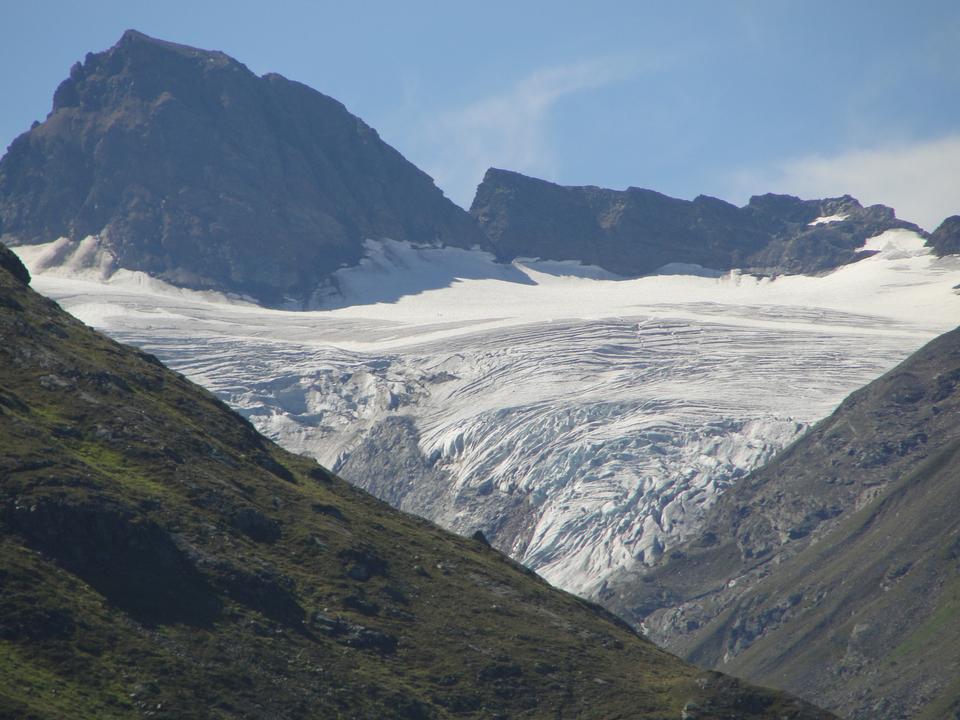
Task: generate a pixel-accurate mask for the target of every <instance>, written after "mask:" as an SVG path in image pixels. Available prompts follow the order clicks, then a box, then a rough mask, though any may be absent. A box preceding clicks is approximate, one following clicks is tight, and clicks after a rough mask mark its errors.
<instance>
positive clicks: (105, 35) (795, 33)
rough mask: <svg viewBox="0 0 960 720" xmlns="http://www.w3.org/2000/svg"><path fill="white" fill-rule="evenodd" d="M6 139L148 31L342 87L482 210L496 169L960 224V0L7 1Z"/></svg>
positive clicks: (410, 153)
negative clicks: (789, 198)
mask: <svg viewBox="0 0 960 720" xmlns="http://www.w3.org/2000/svg"><path fill="white" fill-rule="evenodd" d="M0 10H2V14H0V17H2V18H3V20H4V26H5V29H6V32H5V33H4V36H5V37H4V40H3V42H2V43H0V92H2V97H3V104H2V108H3V110H2V113H0V141H2V142H3V143H4V144H9V142H10V141H11V140H12V139H13V138H14V137H15V136H16V135H17V134H19V133H20V132H22V131H24V130H26V129H27V128H28V127H29V125H30V122H31V121H32V120H34V119H41V120H42V119H43V117H45V115H46V113H47V112H48V111H49V108H50V101H51V98H52V95H53V90H54V89H55V88H56V86H57V84H58V83H59V82H60V80H62V79H63V78H64V77H66V75H67V72H68V70H69V67H70V65H71V64H72V63H73V62H75V61H76V60H80V59H82V58H83V56H84V55H85V54H86V53H87V52H88V51H100V50H103V49H105V48H107V47H109V46H110V45H112V44H113V43H115V42H116V41H117V39H118V38H119V37H120V34H121V33H122V32H123V30H125V29H126V28H128V27H133V28H136V29H138V30H141V31H143V32H145V33H147V34H149V35H154V36H156V37H161V38H164V39H168V40H173V41H176V42H181V43H186V44H189V45H195V46H198V47H203V48H208V49H218V50H223V51H225V52H227V53H228V54H230V55H232V56H234V57H235V58H237V59H238V60H240V61H241V62H244V63H245V64H246V65H247V66H249V67H250V68H251V69H252V70H254V71H255V72H257V73H265V72H271V71H272V72H279V73H281V74H283V75H285V76H287V77H289V78H291V79H295V80H299V81H301V82H304V83H306V84H308V85H310V86H312V87H314V88H316V89H317V90H320V91H321V92H324V93H326V94H328V95H332V96H333V97H336V98H337V99H338V100H340V101H342V102H343V103H345V104H346V106H347V107H348V108H349V109H350V110H351V111H353V112H354V113H356V114H357V115H359V116H360V117H362V118H363V119H364V120H365V121H366V122H368V123H369V124H370V125H372V126H373V127H375V128H376V129H377V130H378V131H379V132H380V134H381V135H382V136H383V137H384V138H385V139H386V140H387V141H388V142H390V143H391V144H392V145H394V146H395V147H396V148H397V149H399V150H400V151H401V152H402V153H403V154H404V155H405V156H406V157H407V158H409V159H410V160H411V161H413V162H414V163H416V164H417V165H419V166H420V167H421V168H423V169H424V170H426V171H427V172H428V173H430V174H431V175H432V176H433V177H434V178H435V179H436V181H437V184H438V185H439V186H440V187H441V188H442V189H443V190H444V191H445V192H446V193H447V195H448V196H450V197H451V198H452V199H453V200H455V201H456V202H458V203H460V204H461V205H464V206H468V205H469V203H470V199H471V198H472V195H473V191H474V189H475V187H476V184H477V183H478V182H479V181H480V179H481V177H482V174H483V171H484V170H485V169H486V168H487V167H489V166H491V165H492V166H497V167H505V168H509V169H514V170H518V171H521V172H524V173H527V174H530V175H535V176H538V177H543V178H547V179H549V180H553V181H556V182H560V183H564V184H593V185H602V186H606V187H614V188H623V187H627V186H629V185H635V186H640V187H649V188H653V189H655V190H659V191H661V192H664V193H667V194H670V195H674V196H678V197H684V198H692V197H694V196H696V195H697V194H700V193H705V194H710V195H716V196H719V197H722V198H725V199H728V200H730V201H733V202H736V203H738V204H739V203H743V202H745V201H746V199H747V198H748V197H749V196H750V195H751V194H753V193H758V192H766V191H777V192H791V193H794V194H798V195H801V196H804V197H820V196H824V195H836V194H841V193H844V192H849V193H851V194H853V195H856V196H857V197H859V198H860V199H861V200H862V201H864V202H866V203H873V202H882V203H885V204H888V205H892V206H894V207H895V208H896V209H897V211H898V214H899V215H901V216H902V217H905V218H907V219H912V220H915V221H917V222H920V224H922V225H923V226H925V227H927V228H929V229H932V228H933V227H934V226H935V225H936V224H937V223H939V221H940V220H941V219H942V218H943V217H944V216H946V215H948V214H953V213H960V3H957V2H956V1H955V0H950V1H943V2H940V1H937V0H928V1H926V2H924V1H923V0H920V1H915V2H912V3H906V2H902V1H901V2H888V1H885V0H874V1H872V2H841V1H838V0H835V1H834V2H820V1H819V0H803V1H802V2H801V1H800V0H796V1H793V2H787V1H778V0H764V1H756V2H734V1H728V2H720V1H719V0H715V1H713V2H677V3H669V4H668V3H664V2H642V1H639V0H635V1H634V2H594V3H589V4H588V3H583V2H578V3H569V2H563V1H562V0H554V2H534V1H530V2H521V0H514V2H499V1H498V0H488V1H486V2H483V3H476V2H471V3H463V2H454V1H451V0H448V1H447V2H417V1H416V0H408V1H407V2H403V3H400V2H373V1H370V2H364V3H348V2H342V0H341V1H340V2H287V3H271V4H267V3H262V2H245V1H243V0H238V1H235V2H230V3H221V2H202V1H200V0H195V1H194V2H180V1H178V0H168V1H165V2H163V3H145V2H134V1H132V0H126V1H125V2H112V1H110V2H97V1H96V0H90V1H89V2H84V3H79V2H47V1H44V0H34V1H33V2H30V3H24V2H13V1H8V0H4V2H3V4H2V6H0Z"/></svg>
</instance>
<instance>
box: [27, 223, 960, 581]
mask: <svg viewBox="0 0 960 720" xmlns="http://www.w3.org/2000/svg"><path fill="white" fill-rule="evenodd" d="M371 248H372V249H375V250H376V252H375V253H373V254H372V257H374V258H375V259H376V264H375V268H374V270H375V273H376V277H374V276H373V275H366V276H365V275H364V274H363V273H364V272H367V273H370V272H373V270H371V268H370V267H367V268H366V270H364V268H363V267H361V268H357V269H349V270H344V271H342V273H343V277H341V278H340V281H341V282H340V286H341V287H343V288H348V289H349V292H350V293H351V294H352V297H351V301H352V302H353V303H354V304H352V305H349V306H347V307H340V308H339V309H336V310H328V311H318V312H284V311H278V310H265V309H263V308H259V307H256V306H254V305H251V304H249V303H245V302H241V301H238V300H236V299H233V300H230V299H227V298H217V297H214V296H211V295H209V294H207V295H201V294H197V293H190V292H186V291H182V290H177V289H172V288H166V287H164V286H163V284H162V283H159V282H158V281H145V280H144V278H142V277H134V276H133V275H129V276H125V275H124V273H123V272H120V273H115V274H114V275H112V276H110V278H109V279H108V280H107V281H105V282H97V281H95V279H94V278H91V277H89V276H88V275H87V276H82V277H79V278H78V277H69V276H68V275H67V274H65V273H64V272H63V271H62V269H61V270H60V271H58V272H56V273H52V272H51V273H46V272H43V271H42V269H39V268H37V267H36V265H34V267H32V268H31V269H32V270H34V272H35V273H36V274H35V280H34V285H35V287H37V288H38V289H39V290H40V291H41V292H45V293H46V294H48V295H50V296H53V297H55V298H56V299H58V300H59V301H60V302H61V304H63V305H64V306H65V307H66V308H67V309H68V310H70V311H71V312H73V313H74V314H75V315H77V316H78V317H80V318H81V319H83V320H85V321H86V322H89V323H91V324H93V325H95V326H96V327H98V328H100V329H103V330H105V331H107V332H108V333H110V334H111V335H113V336H114V337H116V338H118V339H121V340H123V341H126V342H131V343H133V344H136V345H139V346H141V347H143V348H145V349H146V350H148V351H150V352H153V353H155V354H157V355H158V356H159V357H160V358H161V359H162V360H164V362H166V363H167V364H168V365H170V366H171V367H173V368H175V369H177V370H179V371H181V372H183V373H185V374H186V375H188V376H189V377H191V378H192V379H194V380H196V381H198V382H200V383H202V384H204V385H206V386H207V387H209V388H210V389H211V390H213V391H214V392H216V393H217V394H218V395H220V396H221V397H222V398H224V399H225V400H226V401H227V402H228V403H230V404H231V405H232V406H234V407H235V408H237V409H238V410H240V411H241V412H242V413H244V414H245V415H246V416H247V417H249V418H250V419H251V420H252V421H253V422H254V424H255V425H256V426H257V427H258V428H259V429H260V430H262V431H263V432H265V433H266V434H267V435H269V436H271V437H273V438H275V439H277V440H278V441H279V442H281V444H283V445H285V446H286V447H288V448H289V449H291V450H294V451H298V452H305V453H308V454H311V455H313V456H315V457H317V458H318V459H319V460H320V461H321V462H323V463H325V464H327V465H329V466H333V467H335V468H337V469H338V470H339V471H340V472H341V473H342V474H343V475H344V476H345V477H347V478H348V479H350V480H352V481H354V482H356V483H358V484H360V485H361V486H363V487H366V488H367V489H370V490H371V491H373V492H375V493H376V494H379V495H380V496H381V497H384V498H385V499H387V500H388V501H390V502H391V503H393V504H395V505H397V506H399V507H401V508H403V509H405V510H409V511H413V512H416V513H419V514H421V515H424V516H426V517H429V518H431V519H433V520H435V521H437V522H439V523H441V524H443V525H445V526H447V527H451V528H453V529H455V530H458V531H461V532H472V531H473V530H476V529H482V530H483V531H484V532H485V533H486V534H487V536H488V537H490V538H491V539H492V540H493V541H494V544H496V545H497V546H498V547H501V548H503V549H504V550H506V551H508V552H510V553H511V554H512V555H513V556H514V557H516V558H517V559H519V560H521V561H522V562H524V563H525V564H527V565H528V566H530V567H532V568H534V569H535V570H537V572H539V573H540V574H541V575H543V576H544V577H546V578H547V579H548V580H550V581H552V582H554V583H555V584H558V585H560V586H561V587H564V588H566V589H569V590H572V591H574V592H578V593H581V594H590V593H591V592H593V591H594V590H596V589H597V588H598V587H599V586H600V584H601V583H602V582H603V579H604V577H605V576H606V575H607V574H608V573H609V572H610V571H611V570H612V569H613V568H617V567H623V566H624V565H628V564H631V563H636V562H651V561H652V560H654V559H655V558H656V557H658V556H659V555H660V554H661V553H663V552H665V551H668V550H669V548H670V547H671V545H673V544H675V543H676V542H677V541H678V540H679V539H681V538H683V537H685V536H687V535H689V534H691V533H694V532H696V530H697V528H698V523H699V520H700V517H701V515H702V513H703V511H704V510H705V509H706V508H707V507H708V506H709V505H710V504H711V503H712V502H714V500H715V499H716V497H717V496H718V494H719V493H721V492H722V491H723V489H724V488H725V487H727V486H728V485H729V484H730V483H732V482H736V480H737V478H739V477H741V476H742V475H744V474H745V473H746V472H748V471H749V470H750V469H751V468H753V467H755V466H756V465H758V464H760V463H762V462H763V461H765V460H766V459H767V458H768V457H769V456H770V455H771V454H772V453H774V452H776V451H777V450H779V449H780V448H782V447H784V446H785V445H786V444H787V443H789V442H790V441H791V440H792V439H793V438H794V437H796V435H797V434H798V433H799V432H800V431H802V429H803V428H804V427H805V426H806V425H807V424H808V423H811V422H813V421H815V420H817V419H819V418H820V417H822V416H823V415H825V414H826V413H828V412H829V411H830V410H831V409H832V408H833V407H834V406H835V405H836V404H837V403H838V402H839V401H840V400H841V399H842V398H843V397H844V396H845V395H846V394H847V393H849V392H850V391H851V390H853V389H855V388H857V387H859V386H860V385H862V384H864V383H866V382H868V381H869V380H871V379H873V378H874V377H876V376H877V375H879V374H880V373H882V372H883V371H884V370H886V369H887V368H889V367H891V366H893V365H894V364H895V363H897V362H898V361H900V360H901V359H903V358H904V357H905V356H906V355H908V354H909V353H910V352H912V351H913V350H914V349H916V348H917V347H919V346H920V345H922V344H923V343H924V342H925V341H926V340H928V339H929V338H931V337H932V336H934V335H936V334H938V333H940V332H943V331H945V330H947V329H950V328H952V327H954V326H956V325H957V324H958V323H960V298H958V296H957V295H956V294H955V293H954V292H953V291H952V287H953V286H954V285H956V284H958V283H960V262H958V261H957V259H956V258H943V259H936V258H934V257H932V256H930V255H929V254H928V253H927V252H926V250H925V249H924V248H923V246H922V239H920V238H918V237H917V236H915V235H913V234H912V233H909V232H907V231H890V232H888V233H885V234H884V235H883V236H881V237H880V238H877V239H875V240H873V241H871V243H870V249H874V250H876V251H877V254H876V255H874V256H872V257H870V258H867V259H865V260H862V261H860V262H858V263H856V264H855V265H851V266H847V267H844V268H841V269H839V270H837V271H835V272H833V273H831V274H829V275H827V276H824V277H799V276H791V277H781V278H778V279H775V280H771V279H759V278H753V277H750V276H744V275H739V274H737V273H729V274H725V275H723V276H722V277H712V276H711V274H710V273H699V274H698V275H697V276H685V275H674V274H671V275H661V276H655V277H648V278H640V279H637V280H622V279H617V278H614V277H611V276H609V274H603V273H597V272H594V271H593V270H591V269H589V268H581V267H577V266H572V265H571V266H569V267H568V266H567V265H564V264H562V263H540V264H538V263H536V262H534V261H530V262H526V261H525V262H524V263H515V264H514V265H513V266H502V265H495V264H494V263H492V261H491V259H490V258H489V256H486V255H485V254H483V253H474V254H471V253H470V251H464V250H450V251H446V250H442V249H418V248H413V247H410V246H408V245H404V244H402V243H390V242H389V241H387V242H385V243H383V244H382V246H376V245H371ZM32 252H33V254H34V256H39V255H40V251H37V250H34V251H32ZM28 254H29V253H28ZM29 260H30V258H29V257H28V258H27V264H28V265H30V262H29ZM391 262H392V263H395V265H396V267H395V268H394V273H395V276H393V275H391V266H390V263H391ZM38 269H39V270H40V271H39V272H37V270H38ZM371 278H372V279H371ZM367 291H369V292H370V293H372V295H371V297H369V298H365V297H364V296H363V293H364V292H367ZM401 295H402V297H399V299H396V300H395V301H393V302H382V300H383V299H384V298H388V297H389V298H393V297H394V296H401ZM335 304H337V303H335ZM339 304H340V305H342V304H343V303H339Z"/></svg>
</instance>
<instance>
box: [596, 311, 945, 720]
mask: <svg viewBox="0 0 960 720" xmlns="http://www.w3.org/2000/svg"><path fill="white" fill-rule="evenodd" d="M958 413H960V330H954V331H952V332H950V333H947V334H946V335H943V336H941V337H940V338H938V339H936V340H934V341H933V342H931V343H929V344H928V345H927V346H925V347H924V348H923V349H921V350H920V351H918V352H917V353H916V354H914V355H913V356H911V357H910V358H909V359H908V360H906V361H905V362H903V363H902V364H901V365H899V366H898V367H896V368H895V369H893V370H891V371H890V372H889V373H887V374H886V375H884V376H883V377H881V378H880V379H878V380H876V381H874V382H873V383H871V384H870V385H868V386H867V387H865V388H863V389H862V390H859V391H857V392H855V393H853V394H852V395H851V396H850V397H849V398H848V399H847V400H845V401H844V402H843V404H842V405H841V406H840V407H839V408H838V409H837V410H836V412H835V413H834V414H833V415H832V416H830V417H829V418H827V419H826V420H824V421H822V422H820V423H819V424H817V425H816V426H814V427H813V428H812V429H811V430H810V432H809V433H808V434H806V435H805V436H804V437H803V438H801V439H800V440H798V441H797V442H796V443H795V444H794V445H793V446H791V447H790V448H788V449H787V450H785V451H784V452H783V453H782V454H780V455H779V456H778V457H777V458H776V459H774V460H773V461H772V462H771V463H769V464H768V465H766V466H765V467H763V468H762V469H760V470H758V471H756V472H755V473H753V474H752V475H750V476H748V477H747V478H746V479H745V480H744V481H743V482H741V483H739V484H738V485H736V486H734V487H733V488H731V490H730V491H729V492H727V493H726V494H725V495H724V496H722V497H721V498H720V500H719V501H718V502H717V504H716V505H715V506H714V507H713V508H712V510H711V511H709V512H708V514H707V518H706V522H705V524H704V526H703V528H704V530H703V534H702V536H701V537H699V538H697V539H696V540H693V541H691V542H688V543H687V544H686V545H681V546H678V547H676V548H674V549H673V550H672V551H671V552H670V553H668V554H667V556H666V557H665V558H664V560H663V562H662V563H660V565H659V566H658V567H656V568H655V569H653V570H652V571H651V572H649V573H645V574H640V573H627V574H624V575H621V577H619V578H616V579H614V580H612V581H611V583H610V584H609V586H608V588H607V591H606V592H605V594H604V596H603V599H604V602H605V604H606V605H607V606H608V607H611V608H613V609H615V610H617V611H619V612H620V613H622V614H624V615H625V616H629V617H630V618H632V619H633V620H634V621H637V622H640V621H642V622H643V623H644V624H645V627H646V628H647V630H648V632H649V633H650V636H651V637H652V638H653V639H655V640H656V641H658V642H660V643H663V644H665V645H666V646H667V647H668V648H670V649H673V650H674V651H676V652H680V653H681V654H683V655H685V656H686V657H687V658H688V659H692V660H693V661H695V662H699V663H702V664H704V665H707V666H712V667H716V668H719V669H723V670H725V671H729V672H734V673H737V674H741V675H743V676H745V677H747V678H749V679H751V680H753V681H754V682H761V683H769V684H775V685H776V686H777V687H783V688H785V689H787V690H789V691H791V692H796V693H799V694H801V695H802V696H805V697H808V698H817V701H818V702H819V703H822V704H824V705H827V706H828V707H831V708H833V709H835V710H836V711H837V712H839V713H840V714H842V715H843V716H845V717H849V718H852V719H855V720H866V719H867V718H870V719H871V720H873V719H883V720H899V719H900V718H917V719H920V718H922V719H924V720H926V719H929V720H934V719H935V718H946V717H951V718H952V717H955V716H956V714H957V712H958V711H960V684H958V683H957V674H956V668H957V666H958V664H960V634H958V633H960V630H958V628H960V516H958V515H957V512H956V508H957V507H958V506H960V482H958V478H960V426H958V424H957V416H958ZM877 688H883V690H882V692H878V690H877Z"/></svg>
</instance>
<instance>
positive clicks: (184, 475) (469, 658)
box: [0, 254, 833, 720]
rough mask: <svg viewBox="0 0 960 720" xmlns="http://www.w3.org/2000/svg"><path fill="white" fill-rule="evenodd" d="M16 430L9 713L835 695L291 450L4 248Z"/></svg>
mask: <svg viewBox="0 0 960 720" xmlns="http://www.w3.org/2000/svg"><path fill="white" fill-rule="evenodd" d="M0 258H6V255H5V254H0ZM0 447H2V448H3V452H2V453H0V587H2V592H0V717H3V718H36V719H46V718H50V719H51V720H52V719H54V718H63V717H70V718H77V719H79V720H85V719H91V720H92V719H93V718H96V719H97V720H102V719H114V718H116V719H119V718H142V717H145V716H146V717H156V718H163V717H168V718H277V719H283V718H332V717H349V718H397V719H401V718H402V719H406V720H428V719H433V718H436V719H441V718H453V717H458V718H493V717H500V718H507V717H511V718H512V717H529V718H557V717H571V718H572V717H578V718H612V717H631V718H650V719H651V720H652V719H653V718H657V719H658V720H660V719H662V718H679V717H681V715H682V714H683V713H684V712H686V713H687V715H686V716H687V717H690V716H694V717H696V718H700V719H701V720H719V719H720V718H729V717H738V718H755V719H757V720H760V719H763V720H782V719H783V718H790V719H792V720H828V719H829V718H832V717H833V716H832V715H830V714H829V713H826V712H823V711H820V710H817V709H815V708H813V707H811V706H809V705H807V704H805V703H802V702H800V701H797V700H794V699H792V698H789V697H787V696H785V695H783V694H781V693H778V692H774V691H769V690H761V689H757V688H753V687H750V686H747V685H746V684H743V683H740V682H738V681H735V680H733V679H731V678H728V677H726V676H723V675H720V674H717V673H706V672H702V671H699V670H697V669H696V668H695V667H693V666H691V665H689V664H686V663H684V662H682V661H680V660H679V659H677V658H676V657H674V656H672V655H670V654H668V653H667V652H665V651H663V650H660V649H658V648H656V647H655V646H654V645H653V644H652V643H650V642H649V641H647V640H645V639H643V638H642V637H639V636H638V635H636V634H635V633H634V632H632V631H631V630H630V628H629V627H628V626H627V625H625V624H624V623H622V622H619V621H617V620H615V619H614V618H613V616H611V615H609V614H608V613H606V612H605V611H603V610H601V609H600V608H598V607H597V606H595V605H592V604H590V603H587V602H585V601H583V600H579V599H577V598H575V597H573V596H572V595H568V594H566V593H563V592H560V591H558V590H555V589H553V588H551V587H550V586H549V585H547V584H546V583H545V582H544V581H542V580H541V579H539V578H538V577H536V576H535V575H533V574H532V573H530V572H529V571H525V570H523V569H522V568H520V567H519V566H517V565H516V564H515V563H513V562H511V561H510V560H508V559H507V558H505V557H504V556H503V555H501V554H499V553H497V552H496V551H494V550H492V549H491V548H490V547H489V546H488V545H487V544H486V543H484V542H482V541H480V540H475V539H466V538H461V537H457V536H455V535H452V534H449V533H447V532H444V531H442V530H440V529H438V528H437V527H435V526H433V525H431V524H430V523H427V522H425V521H423V520H418V519H416V518H413V517H412V516H408V515H404V514H402V513H400V512H398V511H395V510H392V509H390V508H389V507H388V506H386V505H385V504H383V503H381V502H379V501H377V500H374V499H373V498H371V497H370V496H369V495H366V494H365V493H363V492H361V491H359V490H356V489H354V488H352V487H351V486H350V485H348V484H347V483H345V482H343V481H342V480H340V479H339V478H337V477H335V476H333V475H332V474H330V473H328V472H327V471H326V470H324V469H323V468H321V467H320V466H318V465H316V464H315V463H314V462H313V461H310V460H307V459H305V458H302V457H297V456H295V455H291V454H289V453H286V452H284V451H283V450H281V449H280V448H278V447H277V446H276V445H274V444H273V443H271V442H269V441H268V440H266V439H264V438H263V437H261V436H260V435H258V434H257V433H256V432H255V431H254V429H253V428H252V427H251V426H250V424H249V423H248V422H246V421H245V420H243V419H242V418H241V417H240V416H238V415H236V414H234V413H233V412H231V411H230V410H229V409H228V408H227V407H226V406H225V405H223V404H222V403H221V402H219V401H217V400H216V399H215V398H214V397H213V396H212V395H210V394H209V393H207V392H206V391H204V390H202V389H200V388H199V387H197V386H195V385H192V384H191V383H189V382H187V381H186V380H185V379H184V378H183V377H182V376H180V375H177V374H175V373H173V372H170V371H169V370H167V369H166V368H164V367H163V366H162V365H161V364H160V363H159V362H158V361H157V360H156V358H154V357H153V356H150V355H146V354H144V353H142V352H139V351H136V350H134V349H132V348H129V347H125V346H123V345H119V344H117V343H115V342H113V341H110V340H108V339H106V338H105V337H103V336H101V335H98V334H97V333H95V332H93V331H92V330H91V329H89V328H88V327H86V326H84V325H83V324H81V323H80V322H78V321H77V320H75V319H74V318H72V317H70V316H69V315H67V314H66V313H65V312H64V311H62V310H61V309H60V308H59V307H58V306H57V305H55V304H54V303H53V302H51V301H49V300H46V299H44V298H42V297H40V296H39V295H37V294H36V293H35V292H33V291H32V290H31V289H30V288H29V286H28V285H27V284H26V278H25V277H24V276H23V274H22V273H21V272H19V271H18V270H17V269H16V266H14V265H13V264H12V263H9V264H8V263H7V262H6V261H4V262H2V263H0ZM694 710H695V712H694Z"/></svg>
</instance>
